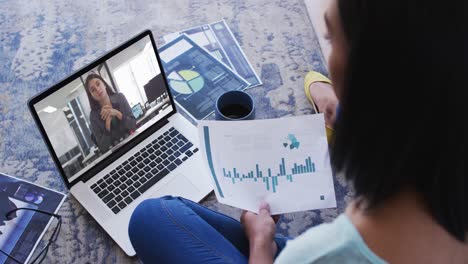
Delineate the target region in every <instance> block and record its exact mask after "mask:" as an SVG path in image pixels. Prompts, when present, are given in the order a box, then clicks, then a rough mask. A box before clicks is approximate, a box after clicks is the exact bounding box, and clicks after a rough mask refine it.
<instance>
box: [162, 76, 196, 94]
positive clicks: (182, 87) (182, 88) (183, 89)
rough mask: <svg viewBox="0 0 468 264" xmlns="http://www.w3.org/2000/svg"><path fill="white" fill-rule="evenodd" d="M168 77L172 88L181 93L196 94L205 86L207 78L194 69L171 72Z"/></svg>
mask: <svg viewBox="0 0 468 264" xmlns="http://www.w3.org/2000/svg"><path fill="white" fill-rule="evenodd" d="M167 78H168V79H169V85H170V86H171V88H172V89H173V90H174V91H176V92H178V93H180V94H194V93H196V92H198V91H200V90H201V89H203V87H204V86H205V80H204V79H203V76H201V75H200V73H198V72H196V71H194V70H181V71H173V72H171V73H170V74H169V75H168V76H167Z"/></svg>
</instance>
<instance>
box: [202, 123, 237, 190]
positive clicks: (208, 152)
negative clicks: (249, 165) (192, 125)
mask: <svg viewBox="0 0 468 264" xmlns="http://www.w3.org/2000/svg"><path fill="white" fill-rule="evenodd" d="M203 131H204V136H205V148H206V158H207V159H208V166H209V167H210V171H211V175H212V176H213V179H214V182H215V185H216V188H217V189H218V192H219V195H220V196H221V197H223V198H224V194H223V191H222V190H221V186H219V182H218V177H216V173H215V169H214V166H213V158H212V157H211V146H210V130H209V128H208V127H207V126H205V127H203ZM233 181H234V179H233Z"/></svg>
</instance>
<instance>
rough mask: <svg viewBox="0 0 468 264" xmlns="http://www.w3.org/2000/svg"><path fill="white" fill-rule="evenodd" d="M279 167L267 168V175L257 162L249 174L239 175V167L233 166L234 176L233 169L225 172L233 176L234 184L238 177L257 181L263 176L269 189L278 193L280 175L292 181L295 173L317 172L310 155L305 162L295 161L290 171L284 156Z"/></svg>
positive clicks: (224, 171)
mask: <svg viewBox="0 0 468 264" xmlns="http://www.w3.org/2000/svg"><path fill="white" fill-rule="evenodd" d="M277 168H278V172H273V171H272V169H271V168H268V169H267V170H266V172H268V175H266V176H264V175H263V172H264V171H262V170H261V169H260V165H259V164H255V169H254V170H251V171H250V172H247V174H242V177H239V172H238V170H237V168H232V173H233V174H234V176H232V177H231V171H230V170H228V169H226V168H223V173H224V176H225V177H227V178H231V180H232V183H233V184H235V183H236V181H235V179H236V178H237V179H238V180H239V181H243V179H253V180H254V181H255V182H257V179H258V178H262V179H263V183H264V184H265V187H266V189H267V191H269V190H272V191H273V192H274V193H276V191H277V190H278V185H279V184H278V182H279V181H278V178H279V177H285V178H286V181H289V182H291V183H292V182H293V175H300V174H309V173H314V172H316V170H315V163H313V162H312V159H311V158H310V157H307V158H306V159H304V163H303V164H297V163H294V167H292V168H291V170H290V173H288V172H286V161H285V159H284V158H281V162H280V164H279V165H278V167H277ZM226 172H227V173H226ZM270 179H271V183H270Z"/></svg>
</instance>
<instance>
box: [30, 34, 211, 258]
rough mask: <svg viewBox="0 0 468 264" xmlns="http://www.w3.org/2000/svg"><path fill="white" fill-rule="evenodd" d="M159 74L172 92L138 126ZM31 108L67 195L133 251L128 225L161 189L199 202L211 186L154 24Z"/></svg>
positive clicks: (35, 99)
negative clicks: (139, 108)
mask: <svg viewBox="0 0 468 264" xmlns="http://www.w3.org/2000/svg"><path fill="white" fill-rule="evenodd" d="M157 76H160V78H157V79H159V80H160V83H159V84H158V87H164V89H165V93H166V94H167V95H168V96H166V97H165V98H164V100H161V101H160V102H158V103H157V104H154V105H153V106H152V107H151V108H150V109H148V110H147V111H146V112H151V113H152V116H151V118H146V119H145V120H144V123H143V124H140V125H139V126H138V127H137V126H136V124H135V123H136V118H135V117H134V116H133V114H132V106H135V105H138V104H144V102H146V101H147V98H146V95H145V89H144V84H146V83H147V82H148V81H149V80H153V79H154V78H155V77H157ZM106 95H107V97H106ZM28 106H29V109H30V111H31V113H32V116H33V118H34V120H35V122H36V124H37V126H38V127H39V130H40V132H41V134H42V136H43V138H44V141H45V142H46V145H47V147H48V149H49V152H50V154H51V155H52V158H53V160H54V162H55V164H56V166H57V169H58V170H59V172H60V174H61V176H62V178H63V180H64V182H65V184H66V186H67V188H68V189H69V190H70V193H71V194H72V195H73V196H74V197H75V198H76V199H77V200H78V202H80V203H81V205H82V206H83V207H84V208H85V209H86V210H87V211H88V212H89V213H90V215H91V216H92V217H93V218H94V219H95V220H96V221H97V222H98V223H99V225H101V227H102V228H104V230H105V231H106V232H107V233H108V234H109V235H110V236H111V237H112V239H113V240H114V241H115V242H116V243H117V244H118V245H119V246H120V247H121V248H122V249H123V251H124V252H125V253H126V254H127V255H129V256H134V255H135V250H134V249H133V247H132V245H131V243H130V239H129V236H128V224H129V221H130V216H131V214H132V212H133V211H134V209H135V207H136V206H137V205H138V204H139V203H140V202H142V201H143V200H146V199H149V198H153V197H161V196H164V195H173V196H182V197H185V198H188V199H190V200H193V201H197V202H198V201H200V200H201V199H203V198H204V197H205V196H206V195H207V194H208V193H209V192H210V191H211V190H212V187H211V183H210V181H209V178H208V176H207V175H205V174H204V173H203V171H204V170H203V169H202V161H201V155H200V151H199V149H198V137H197V130H196V128H195V126H193V125H192V124H191V123H190V122H189V121H188V120H187V119H185V118H184V117H183V116H182V115H181V114H179V113H178V112H177V110H176V107H175V104H174V99H173V97H172V95H171V91H170V89H169V88H168V84H167V80H166V77H165V76H164V73H163V71H162V65H161V61H160V58H159V54H158V53H157V49H156V45H155V42H154V38H153V36H152V34H151V31H149V30H147V31H145V32H142V33H140V34H139V35H137V36H135V37H134V38H132V39H131V40H129V41H128V42H126V43H124V44H122V45H121V46H119V47H117V48H115V49H114V50H112V51H111V52H109V53H107V54H105V55H104V56H103V57H101V58H99V59H97V60H96V61H94V62H92V63H91V64H89V65H87V66H85V67H84V68H82V69H81V70H79V71H77V72H75V73H74V74H72V75H71V76H69V77H67V78H66V79H64V80H62V81H60V82H59V83H58V84H56V85H54V86H52V87H51V88H49V89H47V90H45V91H43V92H41V93H40V94H38V95H36V96H34V97H33V98H32V99H30V100H29V102H28ZM106 109H107V110H106ZM108 109H112V111H110V110H109V111H108ZM103 110H104V111H103ZM104 112H106V113H104Z"/></svg>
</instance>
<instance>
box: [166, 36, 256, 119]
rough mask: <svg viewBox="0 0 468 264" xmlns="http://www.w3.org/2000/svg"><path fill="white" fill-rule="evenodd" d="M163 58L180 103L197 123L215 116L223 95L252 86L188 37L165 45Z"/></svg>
mask: <svg viewBox="0 0 468 264" xmlns="http://www.w3.org/2000/svg"><path fill="white" fill-rule="evenodd" d="M159 55H160V56H161V61H162V64H163V68H164V72H165V74H166V78H167V81H168V83H169V87H170V89H171V92H172V95H173V96H174V99H175V101H176V103H177V104H178V105H179V106H181V107H182V108H183V109H184V110H185V111H186V112H187V114H188V115H190V116H191V117H192V118H193V119H195V120H194V121H196V120H201V119H204V118H206V117H207V116H208V115H210V114H211V113H213V111H214V105H215V102H216V99H217V98H218V97H219V96H220V95H221V94H222V93H224V92H226V91H232V90H245V89H246V88H247V87H249V85H250V84H249V83H248V82H247V81H246V80H245V79H244V78H242V77H241V76H240V75H239V74H237V73H235V72H233V71H232V70H231V69H230V68H229V67H227V66H226V65H225V64H224V63H222V62H221V61H219V60H218V59H216V58H215V57H213V56H212V55H211V54H210V53H208V51H206V50H205V49H204V48H202V47H200V46H199V45H198V44H196V43H195V42H194V41H193V40H192V39H191V38H189V37H188V36H187V35H185V34H183V35H180V36H179V37H177V38H176V39H174V40H172V41H171V42H169V43H167V44H166V45H164V46H162V47H161V48H160V49H159Z"/></svg>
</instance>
